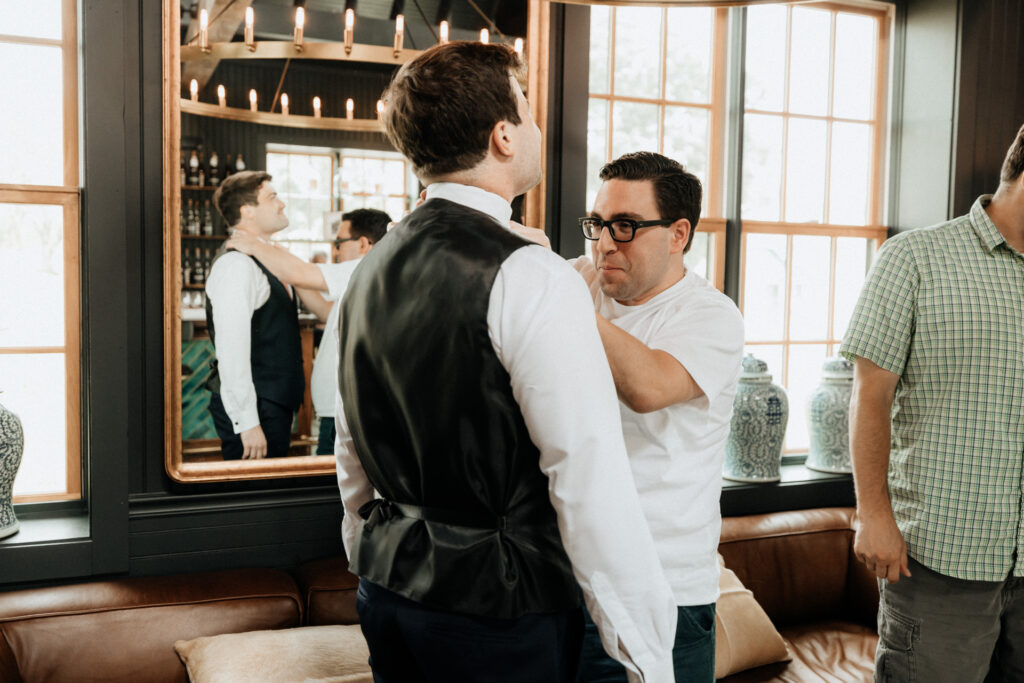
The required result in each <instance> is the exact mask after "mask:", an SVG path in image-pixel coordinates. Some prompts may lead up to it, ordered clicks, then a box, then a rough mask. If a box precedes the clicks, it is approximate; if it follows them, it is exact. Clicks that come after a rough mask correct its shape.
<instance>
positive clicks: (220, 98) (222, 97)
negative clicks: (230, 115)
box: [217, 85, 228, 107]
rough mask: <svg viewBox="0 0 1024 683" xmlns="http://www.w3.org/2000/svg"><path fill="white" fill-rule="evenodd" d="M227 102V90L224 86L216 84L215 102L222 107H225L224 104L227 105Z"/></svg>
mask: <svg viewBox="0 0 1024 683" xmlns="http://www.w3.org/2000/svg"><path fill="white" fill-rule="evenodd" d="M227 103H228V94H227V91H226V90H224V86H223V85H218V86H217V104H219V105H220V106H222V107H225V106H227Z"/></svg>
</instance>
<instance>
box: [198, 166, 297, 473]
mask: <svg viewBox="0 0 1024 683" xmlns="http://www.w3.org/2000/svg"><path fill="white" fill-rule="evenodd" d="M270 180H271V176H270V175H269V174H268V173H264V172H263V171H243V172H241V173H236V174H234V175H232V176H231V177H229V178H227V179H225V180H224V181H223V182H222V183H221V184H220V186H219V187H218V188H217V191H216V192H215V193H214V195H213V202H214V204H215V205H216V206H217V210H218V211H219V212H220V214H221V216H223V217H224V222H225V223H226V224H227V225H228V226H229V230H231V231H232V232H233V233H234V234H239V235H251V236H253V237H256V238H262V239H266V238H269V237H270V236H271V235H273V234H274V233H275V232H278V231H279V230H283V229H284V228H286V227H287V226H288V218H287V217H286V216H285V215H284V206H285V205H284V202H283V201H281V200H280V199H279V198H278V196H277V192H276V191H275V190H274V186H273V185H271V184H270ZM314 267H315V266H314ZM206 322H207V326H208V328H209V331H210V341H211V342H213V346H214V352H215V354H216V360H215V361H214V362H213V363H212V364H211V365H212V367H213V372H212V373H211V375H210V380H209V382H208V383H207V386H208V387H209V388H210V391H211V392H212V396H211V397H210V408H209V409H210V415H211V416H212V417H213V424H214V427H215V428H216V429H217V435H218V436H220V439H221V451H222V453H223V456H224V459H225V460H238V459H247V460H248V459H255V458H265V457H267V456H270V457H281V456H285V455H288V446H289V442H290V440H291V428H292V421H293V419H294V414H295V411H297V410H298V409H299V407H300V406H301V405H302V398H303V393H304V391H305V377H304V375H303V369H302V346H301V342H300V340H299V318H298V309H297V307H296V302H295V299H294V297H293V294H292V292H291V291H289V289H288V287H286V286H285V285H284V283H282V282H281V281H280V280H279V279H277V277H275V276H274V275H273V274H272V273H271V272H270V271H269V270H267V268H266V266H264V265H263V264H262V263H260V262H259V261H258V260H257V259H255V258H252V257H250V256H247V255H245V254H243V253H241V252H238V251H232V250H229V251H224V252H222V253H220V254H219V255H218V256H217V258H216V259H214V262H213V266H212V267H211V268H210V276H209V278H208V279H207V281H206Z"/></svg>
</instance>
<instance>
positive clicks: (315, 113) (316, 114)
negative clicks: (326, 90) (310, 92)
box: [313, 97, 320, 119]
mask: <svg viewBox="0 0 1024 683" xmlns="http://www.w3.org/2000/svg"><path fill="white" fill-rule="evenodd" d="M313 118H315V119H318V118H320V98H319V97H314V98H313Z"/></svg>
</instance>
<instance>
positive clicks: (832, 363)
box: [821, 356, 853, 382]
mask: <svg viewBox="0 0 1024 683" xmlns="http://www.w3.org/2000/svg"><path fill="white" fill-rule="evenodd" d="M821 369H822V376H823V377H824V378H825V379H845V380H849V381H851V382H852V381H853V363H851V362H850V361H848V360H846V359H845V358H843V357H842V356H832V357H831V358H829V359H828V360H826V361H825V364H824V365H822V366H821Z"/></svg>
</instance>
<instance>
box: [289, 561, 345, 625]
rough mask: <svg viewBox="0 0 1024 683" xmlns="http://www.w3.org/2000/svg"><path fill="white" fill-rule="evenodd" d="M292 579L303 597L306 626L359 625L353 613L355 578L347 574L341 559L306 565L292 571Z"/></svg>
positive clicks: (307, 563) (312, 562)
mask: <svg viewBox="0 0 1024 683" xmlns="http://www.w3.org/2000/svg"><path fill="white" fill-rule="evenodd" d="M295 577H296V579H297V580H298V582H299V588H300V590H301V591H302V594H303V595H305V596H306V604H305V614H306V617H305V619H306V620H305V623H306V624H307V625H309V626H321V625H327V624H358V623H359V614H357V613H356V590H357V589H358V588H359V577H358V576H356V575H355V574H352V573H351V572H350V571H349V570H348V560H346V559H345V558H344V557H325V558H323V559H319V560H312V561H310V562H306V563H305V564H303V565H301V566H300V567H299V568H298V569H297V570H296V571H295Z"/></svg>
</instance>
